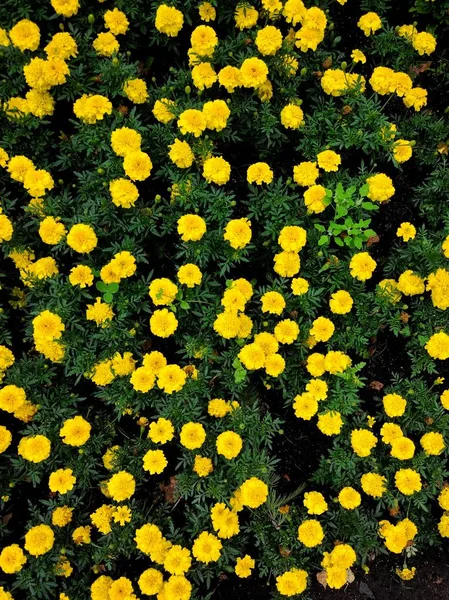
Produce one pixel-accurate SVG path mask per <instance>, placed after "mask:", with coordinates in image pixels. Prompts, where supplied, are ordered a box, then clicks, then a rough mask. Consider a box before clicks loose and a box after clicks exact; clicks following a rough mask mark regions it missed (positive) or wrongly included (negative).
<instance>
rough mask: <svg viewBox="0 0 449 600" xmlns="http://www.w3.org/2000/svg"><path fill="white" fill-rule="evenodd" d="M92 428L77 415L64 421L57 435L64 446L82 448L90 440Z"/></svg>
mask: <svg viewBox="0 0 449 600" xmlns="http://www.w3.org/2000/svg"><path fill="white" fill-rule="evenodd" d="M91 429H92V426H91V425H90V423H88V422H87V421H86V419H84V418H83V417H80V416H79V415H77V416H76V417H73V418H72V419H66V420H65V421H64V423H63V424H62V427H61V429H60V430H59V435H60V437H61V438H62V441H63V443H64V444H68V445H69V446H76V447H78V446H84V444H85V443H86V442H87V440H88V439H89V438H90V432H91Z"/></svg>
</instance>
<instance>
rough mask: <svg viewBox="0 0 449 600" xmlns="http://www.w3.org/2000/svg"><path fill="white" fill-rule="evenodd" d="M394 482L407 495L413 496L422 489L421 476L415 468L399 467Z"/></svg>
mask: <svg viewBox="0 0 449 600" xmlns="http://www.w3.org/2000/svg"><path fill="white" fill-rule="evenodd" d="M394 482H395V485H396V487H397V488H398V490H399V491H400V492H401V493H402V494H404V495H405V496H411V495H412V494H414V493H415V492H419V491H421V488H422V483H421V476H420V474H419V473H417V472H416V471H414V470H413V469H399V471H396V475H395V476H394Z"/></svg>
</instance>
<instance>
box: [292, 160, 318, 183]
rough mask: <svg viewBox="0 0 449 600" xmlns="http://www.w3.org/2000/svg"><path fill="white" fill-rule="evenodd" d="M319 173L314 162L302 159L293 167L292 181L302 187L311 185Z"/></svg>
mask: <svg viewBox="0 0 449 600" xmlns="http://www.w3.org/2000/svg"><path fill="white" fill-rule="evenodd" d="M319 175H320V172H319V170H318V168H317V166H316V163H315V162H310V161H304V162H302V163H299V165H296V166H294V167H293V181H294V182H295V183H297V184H298V185H301V186H303V187H310V186H313V185H314V184H315V182H316V180H317V179H318V177H319Z"/></svg>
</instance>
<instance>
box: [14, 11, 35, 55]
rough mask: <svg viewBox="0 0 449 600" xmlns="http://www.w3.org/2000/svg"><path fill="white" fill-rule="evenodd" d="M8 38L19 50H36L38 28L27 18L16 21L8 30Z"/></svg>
mask: <svg viewBox="0 0 449 600" xmlns="http://www.w3.org/2000/svg"><path fill="white" fill-rule="evenodd" d="M9 38H10V40H11V42H12V43H13V45H14V46H16V48H19V50H22V52H23V51H24V50H31V51H33V52H34V50H37V49H38V47H39V42H40V39H41V34H40V29H39V27H38V26H37V25H36V23H33V22H32V21H29V20H28V19H22V20H21V21H18V22H17V23H16V24H15V25H14V27H13V28H12V29H11V30H10V32H9Z"/></svg>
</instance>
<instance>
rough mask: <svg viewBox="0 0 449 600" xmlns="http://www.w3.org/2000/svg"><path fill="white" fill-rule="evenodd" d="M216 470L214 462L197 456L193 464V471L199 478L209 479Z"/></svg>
mask: <svg viewBox="0 0 449 600" xmlns="http://www.w3.org/2000/svg"><path fill="white" fill-rule="evenodd" d="M213 470H214V466H213V463H212V460H211V459H210V458H206V457H205V456H200V455H199V454H197V455H196V456H195V460H194V463H193V471H194V472H195V473H196V474H197V475H198V477H207V476H208V475H210V473H212V471H213Z"/></svg>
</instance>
